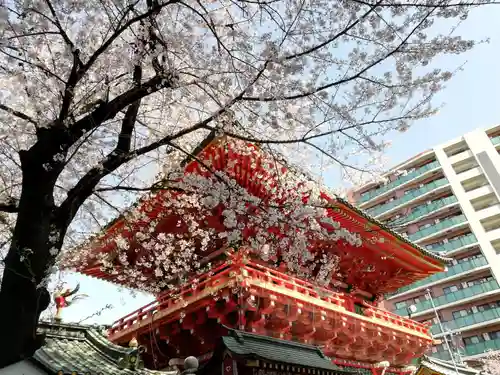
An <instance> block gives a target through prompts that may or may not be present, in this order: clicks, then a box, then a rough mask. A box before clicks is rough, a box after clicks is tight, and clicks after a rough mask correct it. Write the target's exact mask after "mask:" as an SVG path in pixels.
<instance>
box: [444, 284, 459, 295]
mask: <svg viewBox="0 0 500 375" xmlns="http://www.w3.org/2000/svg"><path fill="white" fill-rule="evenodd" d="M453 292H458V286H456V285H451V286H447V287H446V288H443V293H444V294H449V293H453Z"/></svg>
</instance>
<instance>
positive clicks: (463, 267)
mask: <svg viewBox="0 0 500 375" xmlns="http://www.w3.org/2000/svg"><path fill="white" fill-rule="evenodd" d="M486 265H488V261H487V260H486V258H485V257H483V256H481V257H479V258H476V259H471V260H469V261H467V262H463V263H459V264H455V265H454V266H452V267H450V268H449V269H448V271H446V272H440V273H436V274H434V275H432V276H430V277H427V278H425V279H423V280H420V281H417V282H416V283H413V284H411V285H408V286H404V287H402V288H399V289H398V290H397V291H396V293H394V294H393V295H396V294H401V293H405V292H408V291H410V290H413V289H417V288H420V287H423V286H426V285H428V284H431V283H434V282H436V281H439V280H443V279H447V278H448V277H452V276H455V275H459V274H462V273H464V272H468V271H470V270H473V269H475V268H479V267H483V266H486Z"/></svg>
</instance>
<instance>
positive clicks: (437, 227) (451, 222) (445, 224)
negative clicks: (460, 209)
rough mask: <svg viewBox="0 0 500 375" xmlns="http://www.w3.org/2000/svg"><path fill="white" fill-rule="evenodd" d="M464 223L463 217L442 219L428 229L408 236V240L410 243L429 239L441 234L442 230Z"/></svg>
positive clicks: (465, 220)
mask: <svg viewBox="0 0 500 375" xmlns="http://www.w3.org/2000/svg"><path fill="white" fill-rule="evenodd" d="M465 222H467V218H466V217H465V215H458V216H453V217H450V218H448V219H444V220H443V221H440V222H439V223H437V224H434V225H431V226H430V227H427V228H424V229H421V230H419V231H418V232H415V233H413V234H410V235H409V236H408V239H409V240H410V241H418V240H421V239H422V238H425V237H429V236H431V235H433V234H436V233H438V232H441V231H442V230H446V229H449V228H451V227H454V226H455V225H458V224H462V223H465Z"/></svg>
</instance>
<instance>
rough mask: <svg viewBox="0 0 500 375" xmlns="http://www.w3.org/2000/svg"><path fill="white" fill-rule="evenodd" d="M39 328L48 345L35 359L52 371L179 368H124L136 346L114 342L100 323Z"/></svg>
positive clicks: (163, 374) (143, 373)
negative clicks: (127, 358) (102, 330)
mask: <svg viewBox="0 0 500 375" xmlns="http://www.w3.org/2000/svg"><path fill="white" fill-rule="evenodd" d="M39 332H40V333H41V334H44V335H45V343H44V345H43V346H42V347H41V348H40V349H38V350H37V351H36V352H35V354H34V356H33V360H34V361H36V362H37V364H38V365H40V366H41V367H43V368H45V369H46V370H47V372H48V373H49V374H56V373H57V372H58V371H63V373H65V374H67V373H72V372H74V371H76V372H77V373H78V374H85V373H91V374H102V375H108V374H109V375H116V374H124V375H127V374H129V375H133V374H135V375H155V374H156V375H173V374H175V373H176V372H172V371H170V372H167V371H153V370H148V369H137V370H130V369H123V368H121V367H120V366H119V364H118V363H119V361H120V359H122V358H124V357H126V356H127V355H128V354H130V353H131V352H132V351H133V349H130V348H124V347H121V346H118V345H116V344H113V343H112V342H110V341H109V340H108V339H107V338H106V337H105V336H104V334H103V333H102V332H101V331H100V330H99V329H97V328H96V327H91V326H81V325H71V324H49V323H41V324H40V326H39Z"/></svg>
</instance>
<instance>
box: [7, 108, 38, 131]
mask: <svg viewBox="0 0 500 375" xmlns="http://www.w3.org/2000/svg"><path fill="white" fill-rule="evenodd" d="M0 109H2V110H4V111H5V112H8V113H10V114H11V115H14V116H16V117H18V118H20V119H22V120H25V121H28V122H31V123H32V124H33V125H35V126H38V123H37V122H36V121H35V120H34V119H33V118H31V117H30V116H28V115H26V114H24V113H22V112H19V111H16V110H15V109H12V108H10V107H7V106H6V105H4V104H0Z"/></svg>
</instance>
